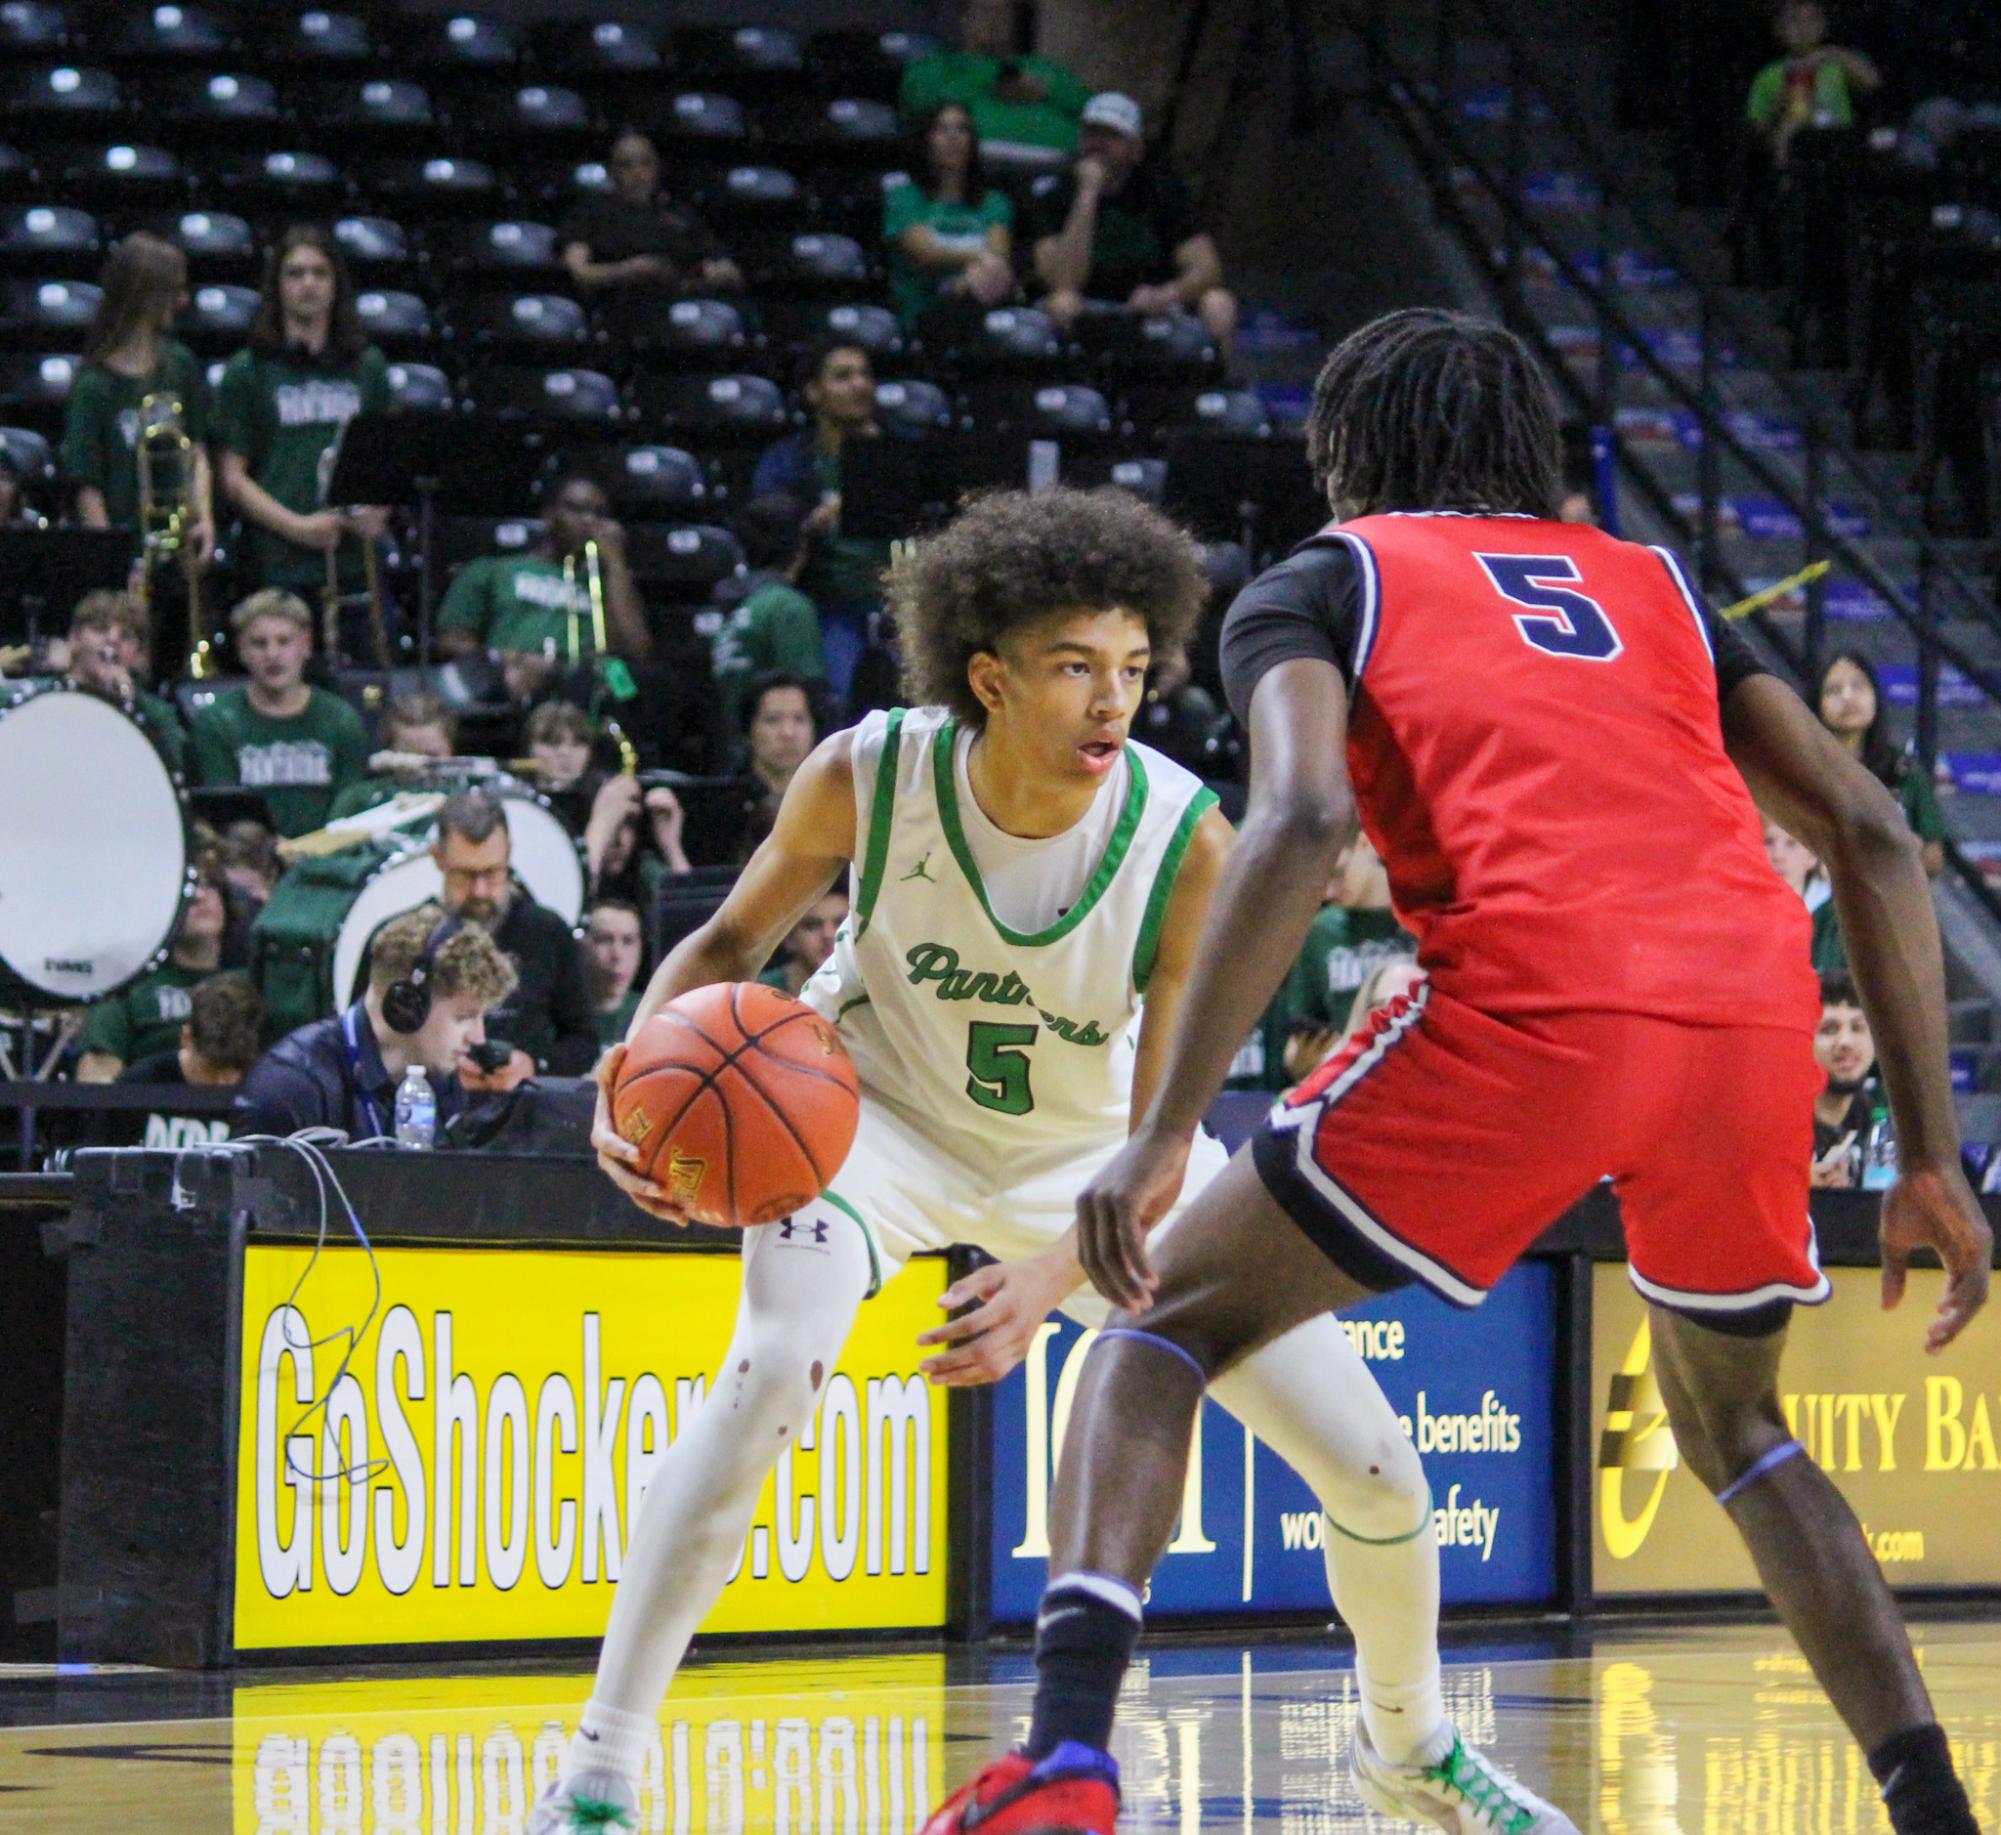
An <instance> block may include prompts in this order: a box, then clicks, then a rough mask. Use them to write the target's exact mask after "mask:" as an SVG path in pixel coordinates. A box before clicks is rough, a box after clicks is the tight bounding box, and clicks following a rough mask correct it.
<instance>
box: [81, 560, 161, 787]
mask: <svg viewBox="0 0 2001 1835" xmlns="http://www.w3.org/2000/svg"><path fill="white" fill-rule="evenodd" d="M145 667H146V627H145V625H144V624H143V623H142V622H141V619H140V616H139V608H138V606H136V605H135V604H134V603H133V602H132V596H131V594H129V593H114V592H107V591H104V590H103V589H102V588H100V589H99V590H98V591H96V592H91V593H85V594H84V596H83V597H82V598H81V599H79V600H78V601H77V602H76V610H75V611H74V612H72V613H71V614H70V621H69V677H68V679H69V680H70V681H71V682H72V683H74V684H75V685H76V686H77V687H78V688H88V689H90V690H91V691H92V693H94V694H101V695H106V696H108V697H110V699H112V700H114V701H116V702H117V703H118V704H119V706H121V707H123V708H124V709H125V710H126V711H127V712H128V713H130V714H131V716H132V717H133V719H135V720H137V721H138V722H139V724H140V725H141V726H143V727H144V728H145V729H146V731H147V732H148V733H149V734H150V735H151V736H152V739H153V743H154V744H155V745H157V746H158V747H159V748H160V755H161V756H162V757H163V758H165V759H166V761H167V763H168V764H169V765H171V766H172V767H173V769H174V770H176V771H181V772H185V771H186V770H187V751H188V736H187V732H186V729H184V728H183V727H182V725H181V717H180V715H179V714H178V713H176V712H175V711H174V707H173V704H172V703H171V702H169V701H163V700H161V698H160V697H159V696H158V695H154V694H148V693H147V692H146V691H145V689H143V688H141V687H140V686H139V683H140V681H141V680H142V679H143V676H144V673H145Z"/></svg>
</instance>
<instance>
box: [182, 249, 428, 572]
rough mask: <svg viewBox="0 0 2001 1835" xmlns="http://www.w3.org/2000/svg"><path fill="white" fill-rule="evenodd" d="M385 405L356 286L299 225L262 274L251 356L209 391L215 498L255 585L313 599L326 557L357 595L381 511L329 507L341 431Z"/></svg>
mask: <svg viewBox="0 0 2001 1835" xmlns="http://www.w3.org/2000/svg"><path fill="white" fill-rule="evenodd" d="M388 405H389V366H388V364H387V363H386V362H385V361H384V360H383V356H382V353H381V352H380V351H379V350H377V349H376V348H375V346H374V345H372V344H370V343H369V342H368V341H367V339H366V338H365V337H364V336H363V335H362V329H361V320H360V318H359V317H358V316H357V314H356V312H355V305H354V282H353V281H352V279H350V277H349V275H348V271H347V263H346V262H345V261H344V260H343V259H342V258H341V253H340V248H339V246H338V244H336V243H335V241H334V239H333V237H332V236H330V235H329V234H328V233H327V232H326V231H325V230H324V229H321V228H319V227H318V226H316V225H312V224H295V225H294V226H293V227H292V228H290V229H288V230H286V232H285V233H284V235H283V236H281V237H280V238H279V240H278V244H277V246H276V247H275V248H273V249H272V250H271V253H270V255H269V257H268V258H267V259H266V261H265V264H264V289H263V297H262V299H261V300H260V301H259V303H258V307H257V316H256V318H255V319H254V320H253V321H252V323H251V327H250V346H249V348H248V349H247V350H240V351H238V352H237V353H236V355H235V356H233V357H232V358H230V360H229V364H228V367H227V368H225V369H224V371H223V372H222V381H221V383H220V385H219V386H218V388H217V390H216V403H215V437H216V443H217V446H218V447H219V448H220V454H221V456H220V459H219V461H218V464H219V467H220V470H221V474H222V489H223V495H224V496H225V497H226V498H228V500H229V502H230V504H231V505H232V506H233V507H234V508H235V510H236V513H237V514H238V515H239V516H240V517H242V519H243V520H244V522H245V523H246V524H248V525H249V534H250V540H249V544H248V550H249V551H248V557H247V558H248V560H249V563H250V567H251V571H252V574H253V575H254V577H255V578H256V580H257V583H258V584H259V585H261V586H276V587H282V588H284V589H285V590H286V591H288V592H296V593H303V594H308V595H312V596H315V597H317V596H318V595H319V594H320V593H322V592H323V591H324V590H325V588H326V584H327V572H328V557H329V556H333V557H334V562H335V567H336V572H337V576H338V583H339V587H340V590H341V592H342V593H343V594H346V593H353V592H358V591H360V590H361V589H362V586H363V584H364V580H365V575H364V571H363V563H362V544H363V543H364V542H374V541H379V540H381V538H382V533H383V531H384V529H385V528H387V527H388V522H389V512H388V511H387V510H386V509H384V508H383V507H382V506H381V505H379V504H374V505H360V506H355V505H348V506H345V507H334V508H329V507H328V506H327V502H326V487H327V485H328V483H329V482H330V475H331V471H332V461H333V455H334V452H335V450H336V447H337V444H338V442H339V439H340V434H341V429H342V428H344V427H345V426H346V425H347V423H348V422H349V421H350V420H352V419H353V418H354V417H355V415H357V414H366V413H376V412H380V411H381V410H383V409H385V408H387V407H388Z"/></svg>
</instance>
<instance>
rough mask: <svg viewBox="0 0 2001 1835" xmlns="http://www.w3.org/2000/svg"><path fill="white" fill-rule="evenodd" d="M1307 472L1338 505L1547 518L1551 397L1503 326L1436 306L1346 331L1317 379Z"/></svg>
mask: <svg viewBox="0 0 2001 1835" xmlns="http://www.w3.org/2000/svg"><path fill="white" fill-rule="evenodd" d="M1306 445H1307V456H1308V458H1309V459H1310V460H1311V462H1312V465H1313V476H1314V481H1315V482H1316V483H1317V484H1318V485H1319V486H1320V488H1321V489H1322V490H1323V491H1324V492H1325V493H1326V495H1327V499H1328V502H1329V503H1330V504H1332V505H1333V507H1334V511H1335V514H1336V515H1338V516H1340V517H1343V518H1344V519H1345V518H1348V517H1355V516H1368V515H1375V514H1380V513H1381V512H1383V511H1385V510H1489V511H1505V512H1512V513H1514V514H1518V515H1527V516H1545V517H1547V516H1554V515H1555V514H1556V507H1557V504H1558V503H1559V502H1560V501H1561V499H1562V488H1563V443H1562V436H1561V432H1560V429H1559V425H1558V419H1557V410H1556V399H1555V397H1554V396H1553V395H1552V394H1551V392H1550V387H1549V383H1548V380H1547V379H1546V378H1545V377H1544V375H1543V373H1542V371H1541V369H1540V368H1538V367H1537V365H1536V362H1535V359H1534V358H1532V357H1531V356H1530V355H1529V353H1528V348H1527V346H1525V345H1524V344H1523V343H1522V341H1521V339H1519V338H1518V337H1516V336H1515V334H1514V333H1513V332H1511V331H1509V330H1508V329H1507V328H1506V327H1505V326H1501V325H1497V324H1494V323H1493V322H1492V321H1491V320H1488V319H1479V318H1474V317H1473V316H1472V315H1471V314H1469V313H1464V312H1446V311H1442V310H1440V309H1439V308H1436V307H1431V306H1422V307H1414V308H1412V309H1410V310H1407V311H1403V312H1391V313H1386V314H1385V315H1384V316H1383V317H1381V318H1379V319H1375V320H1372V321H1371V322H1370V323H1369V324H1367V325H1364V326H1363V327H1362V328H1361V329H1360V330H1359V331H1355V332H1351V333H1350V334H1349V335H1348V336H1347V337H1346V338H1344V339H1343V340H1342V341H1341V342H1340V343H1339V344H1338V345H1336V346H1335V348H1334V352H1333V354H1332V355H1331V356H1329V357H1328V359H1327V362H1326V363H1325V365H1324V366H1323V367H1322V369H1321V371H1320V377H1319V380H1318V381H1317V382H1315V383H1314V385H1313V407H1312V410H1311V412H1310V413H1309V415H1308V416H1307V422H1306Z"/></svg>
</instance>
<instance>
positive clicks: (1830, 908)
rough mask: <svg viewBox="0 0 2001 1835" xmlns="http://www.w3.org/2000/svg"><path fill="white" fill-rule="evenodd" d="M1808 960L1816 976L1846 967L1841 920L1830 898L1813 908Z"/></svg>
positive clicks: (1846, 958) (1846, 959) (1846, 952)
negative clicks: (1811, 937)
mask: <svg viewBox="0 0 2001 1835" xmlns="http://www.w3.org/2000/svg"><path fill="white" fill-rule="evenodd" d="M1808 960H1809V961H1811V962H1812V964H1813V972H1814V973H1815V974H1816V975H1830V974H1832V973H1834V971H1835V970H1837V969H1845V968H1846V967H1847V966H1848V945H1847V943H1846V942H1845V941H1844V940H1843V939H1842V935H1841V920H1840V918H1839V917H1837V916H1836V915H1835V910H1834V900H1833V899H1831V898H1830V899H1825V900H1823V901H1822V902H1821V903H1820V904H1818V905H1816V906H1815V907H1814V908H1813V945H1812V949H1811V952H1810V954H1809V957H1808Z"/></svg>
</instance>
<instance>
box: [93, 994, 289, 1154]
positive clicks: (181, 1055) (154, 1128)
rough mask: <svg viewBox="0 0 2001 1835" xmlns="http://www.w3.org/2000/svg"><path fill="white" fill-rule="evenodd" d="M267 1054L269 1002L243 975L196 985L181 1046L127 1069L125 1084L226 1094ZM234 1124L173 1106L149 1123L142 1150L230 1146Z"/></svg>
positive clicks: (123, 1076)
mask: <svg viewBox="0 0 2001 1835" xmlns="http://www.w3.org/2000/svg"><path fill="white" fill-rule="evenodd" d="M263 1048H264V996H263V995H261V994H260V993H258V991H257V990H256V989H255V988H254V987H252V986H251V985H250V982H249V980H248V978H247V977H245V976H242V975H211V976H210V977H209V978H208V979H207V980H206V981H203V982H200V983H198V984H197V985H196V987H195V990H194V993H193V994H192V995H191V996H190V997H189V1000H188V1017H187V1019H186V1020H185V1021H184V1022H183V1024H182V1026H181V1036H180V1040H179V1042H178V1043H177V1044H175V1045H174V1046H172V1047H170V1048H169V1049H166V1050H163V1051H156V1052H154V1053H152V1054H151V1055H150V1056H148V1057H143V1058H140V1059H138V1060H137V1061H136V1062H134V1063H131V1064H128V1065H126V1067H125V1068H124V1070H122V1071H121V1072H119V1075H118V1081H119V1082H120V1083H136V1084H146V1085H150V1086H152V1087H155V1088H160V1089H166V1088H182V1089H207V1090H226V1089H234V1088H235V1087H236V1086H237V1085H238V1084H240V1083H241V1082H242V1081H243V1079H244V1076H245V1074H246V1073H247V1072H248V1071H249V1069H250V1067H251V1065H253V1064H254V1063H256V1062H257V1056H258V1053H259V1052H261V1051H262V1050H263ZM229 1127H230V1124H229V1123H228V1122H227V1121H225V1120H223V1119H222V1118H220V1117H219V1116H212V1115H177V1114H175V1112H174V1110H173V1106H172V1104H171V1103H169V1104H167V1105H165V1106H163V1107H162V1108H159V1109H156V1110H155V1111H153V1113H151V1114H150V1115H148V1116H147V1117H146V1130H145V1136H144V1139H143V1140H142V1141H141V1143H140V1144H141V1145H142V1146H147V1147H167V1148H180V1147H192V1146H198V1145H199V1144H200V1143H202V1142H203V1141H225V1140H227V1139H228V1138H229Z"/></svg>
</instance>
